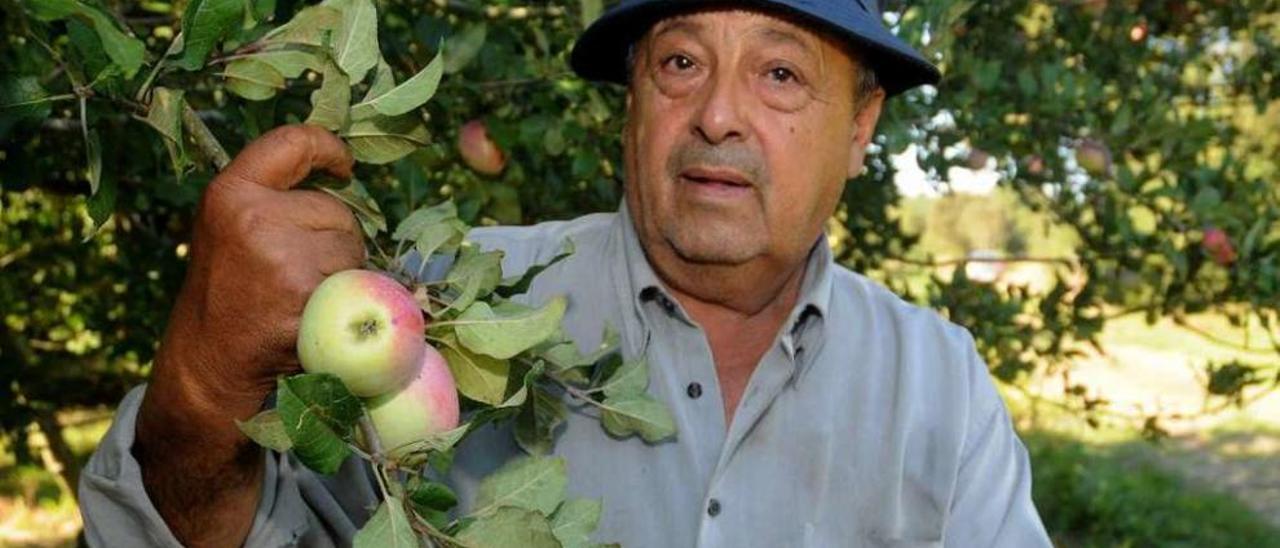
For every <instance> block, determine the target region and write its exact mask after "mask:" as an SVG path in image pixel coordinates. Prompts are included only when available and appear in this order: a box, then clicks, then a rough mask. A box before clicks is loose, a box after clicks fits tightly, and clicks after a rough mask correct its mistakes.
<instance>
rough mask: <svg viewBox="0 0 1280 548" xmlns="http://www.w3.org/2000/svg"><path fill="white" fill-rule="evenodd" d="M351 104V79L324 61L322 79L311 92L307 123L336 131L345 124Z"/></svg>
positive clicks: (335, 66) (336, 67)
mask: <svg viewBox="0 0 1280 548" xmlns="http://www.w3.org/2000/svg"><path fill="white" fill-rule="evenodd" d="M350 106H351V81H350V80H348V79H347V75H346V74H344V73H343V72H342V69H339V68H338V66H337V65H335V64H333V63H326V64H325V67H324V80H323V81H322V82H321V83H320V87H319V88H318V89H316V90H315V91H313V92H311V115H310V116H308V117H307V123H308V124H315V125H317V126H320V127H322V128H325V129H327V130H329V131H337V130H339V129H342V127H343V126H345V125H347V111H348V109H349V108H350Z"/></svg>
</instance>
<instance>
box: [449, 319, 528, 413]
mask: <svg viewBox="0 0 1280 548" xmlns="http://www.w3.org/2000/svg"><path fill="white" fill-rule="evenodd" d="M442 340H443V341H444V344H443V345H442V346H441V347H440V354H441V355H443V356H444V359H445V362H446V363H448V364H449V371H450V372H451V373H453V379H454V381H456V382H457V383H458V392H461V393H462V395H463V396H466V397H468V398H471V399H472V400H475V401H478V402H481V403H485V404H489V405H499V404H501V403H502V398H503V396H504V395H505V394H506V391H507V378H508V377H509V376H510V375H511V364H510V363H509V362H507V360H499V359H496V358H492V357H489V356H485V355H483V354H476V353H474V352H472V351H470V350H468V349H467V348H465V347H463V346H462V345H460V344H458V342H457V339H456V338H455V336H454V335H452V334H450V335H445V336H443V337H442Z"/></svg>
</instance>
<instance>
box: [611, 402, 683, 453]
mask: <svg viewBox="0 0 1280 548" xmlns="http://www.w3.org/2000/svg"><path fill="white" fill-rule="evenodd" d="M601 409H602V412H601V415H600V424H602V425H604V429H605V430H606V431H608V432H609V433H610V434H613V435H615V436H622V437H626V436H630V435H632V434H639V435H640V437H641V438H643V439H644V441H647V442H649V443H653V442H656V441H659V440H662V439H664V438H667V437H669V436H672V435H674V434H675V433H676V425H675V421H674V420H673V419H672V418H671V412H670V411H668V410H667V408H666V407H665V406H663V405H662V404H661V403H659V402H658V401H657V400H654V399H653V398H652V397H650V396H649V395H647V394H627V395H623V396H619V397H617V398H608V399H606V400H604V402H603V403H602V404H601Z"/></svg>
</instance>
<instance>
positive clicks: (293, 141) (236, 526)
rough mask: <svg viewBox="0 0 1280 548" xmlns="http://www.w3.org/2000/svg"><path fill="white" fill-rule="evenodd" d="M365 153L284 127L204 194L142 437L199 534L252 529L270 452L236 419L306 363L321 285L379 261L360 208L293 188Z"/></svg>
mask: <svg viewBox="0 0 1280 548" xmlns="http://www.w3.org/2000/svg"><path fill="white" fill-rule="evenodd" d="M352 164H353V159H352V156H351V154H350V152H349V151H348V150H347V149H346V147H345V146H344V145H343V143H342V141H340V140H339V139H338V138H337V137H335V136H334V135H333V134H331V133H328V132H327V131H325V130H323V129H320V128H318V127H315V126H288V127H282V128H278V129H276V130H273V131H271V132H270V133H267V134H265V135H263V136H262V137H260V138H259V139H257V140H255V141H253V142H252V143H250V144H249V145H248V146H246V147H245V149H244V150H243V151H241V153H240V154H239V156H237V157H236V158H235V159H234V160H233V161H232V162H231V164H230V165H228V166H227V168H226V169H225V170H224V171H223V172H222V173H221V174H219V175H218V176H217V177H216V178H215V179H214V180H213V182H212V183H210V185H209V187H208V189H207V190H206V191H205V194H204V197H203V198H202V200H201V202H200V208H199V211H198V212H197V215H196V221H195V231H194V234H193V236H192V246H191V263H190V265H189V266H188V269H187V276H186V280H185V281H184V282H183V286H182V290H181V291H180V292H179V294H178V298H177V301H176V302H175V303H174V306H173V311H172V312H171V314H170V317H169V324H168V328H167V329H166V331H165V335H164V340H163V341H162V342H161V346H160V349H159V350H158V352H157V354H156V361H155V369H154V372H153V374H152V378H151V382H150V385H149V386H148V388H147V393H146V396H145V398H144V399H143V402H142V407H141V409H140V411H139V415H138V422H137V438H136V442H135V445H134V453H135V455H136V456H137V458H138V461H139V463H140V464H141V466H142V471H143V480H144V484H145V485H146V488H147V493H148V495H149V496H150V497H151V499H152V502H153V503H154V504H155V506H156V508H157V510H159V512H160V514H161V516H163V517H164V518H165V521H166V522H167V523H168V524H169V527H170V529H171V530H172V531H173V532H174V534H175V535H176V536H177V537H178V539H180V540H182V541H183V542H184V543H185V544H191V545H239V544H240V543H241V542H243V540H244V538H245V536H246V535H248V532H249V527H250V526H251V525H252V520H253V516H254V510H255V508H256V506H257V501H258V498H259V496H260V485H259V484H260V482H261V474H262V465H263V460H262V453H261V450H260V449H258V448H257V447H256V446H255V445H253V443H252V442H250V441H249V440H248V439H247V438H245V437H244V436H243V435H242V434H241V433H240V432H239V430H238V429H237V428H236V425H235V421H234V419H241V420H243V419H246V418H248V417H250V416H252V415H254V414H255V413H257V412H258V410H259V408H260V407H261V405H262V402H263V400H264V399H265V398H266V396H267V395H268V394H269V393H270V392H271V390H272V388H273V387H274V385H275V379H276V377H277V376H279V375H281V374H287V373H291V372H294V371H297V370H298V362H297V356H296V352H295V339H296V338H297V331H298V319H299V316H301V314H302V309H303V306H304V305H305V304H306V300H307V297H308V296H309V295H310V294H311V291H312V289H314V288H315V286H316V285H317V284H319V283H320V282H321V281H322V280H324V278H325V277H326V276H327V275H329V274H332V273H334V272H338V271H341V270H345V269H349V268H356V267H359V266H361V264H363V262H364V259H365V251H364V244H363V241H362V239H361V236H360V230H359V226H358V225H357V223H356V220H355V217H354V216H353V215H352V214H351V212H350V211H349V210H347V208H346V206H344V205H342V203H341V202H339V201H338V200H336V199H334V198H332V197H330V196H328V195H325V194H324V193H322V192H319V191H313V190H298V189H293V187H294V186H296V185H297V184H298V183H300V182H301V181H302V180H303V179H305V178H306V177H307V175H308V174H310V173H311V172H312V171H324V172H327V173H329V174H331V175H334V176H336V177H339V178H347V177H350V176H351V168H352Z"/></svg>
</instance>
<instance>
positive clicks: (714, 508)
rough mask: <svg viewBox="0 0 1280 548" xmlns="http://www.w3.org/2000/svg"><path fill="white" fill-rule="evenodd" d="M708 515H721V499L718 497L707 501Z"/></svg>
mask: <svg viewBox="0 0 1280 548" xmlns="http://www.w3.org/2000/svg"><path fill="white" fill-rule="evenodd" d="M707 515H708V516H711V517H713V518H714V517H716V516H718V515H720V501H719V500H717V499H711V502H708V503H707Z"/></svg>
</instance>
